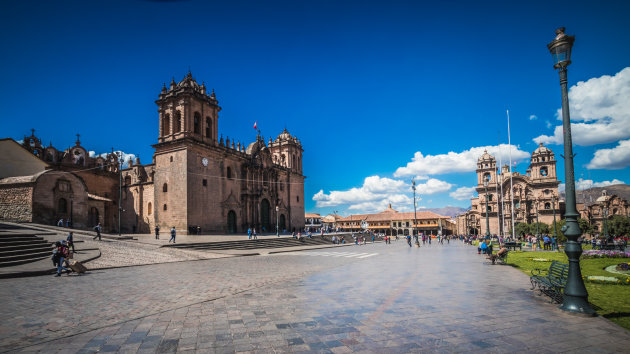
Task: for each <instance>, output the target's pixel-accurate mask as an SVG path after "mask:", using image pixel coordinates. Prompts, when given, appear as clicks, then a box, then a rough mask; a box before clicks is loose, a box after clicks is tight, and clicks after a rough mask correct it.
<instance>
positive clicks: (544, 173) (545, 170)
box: [540, 166, 549, 177]
mask: <svg viewBox="0 0 630 354" xmlns="http://www.w3.org/2000/svg"><path fill="white" fill-rule="evenodd" d="M548 174H549V170H548V169H547V166H544V167H541V168H540V175H541V176H543V177H547V175H548Z"/></svg>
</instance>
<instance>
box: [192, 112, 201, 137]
mask: <svg viewBox="0 0 630 354" xmlns="http://www.w3.org/2000/svg"><path fill="white" fill-rule="evenodd" d="M193 128H194V133H195V134H201V115H200V114H199V112H195V118H194V126H193Z"/></svg>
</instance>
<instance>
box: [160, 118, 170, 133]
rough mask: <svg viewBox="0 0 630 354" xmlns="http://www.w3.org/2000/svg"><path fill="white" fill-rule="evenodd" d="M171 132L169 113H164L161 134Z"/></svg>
mask: <svg viewBox="0 0 630 354" xmlns="http://www.w3.org/2000/svg"><path fill="white" fill-rule="evenodd" d="M170 133H171V115H170V114H168V113H166V114H165V115H164V119H162V135H169V134H170Z"/></svg>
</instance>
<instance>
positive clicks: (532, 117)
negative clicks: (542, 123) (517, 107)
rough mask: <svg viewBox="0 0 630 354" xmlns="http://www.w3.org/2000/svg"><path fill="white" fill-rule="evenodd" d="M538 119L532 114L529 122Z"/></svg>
mask: <svg viewBox="0 0 630 354" xmlns="http://www.w3.org/2000/svg"><path fill="white" fill-rule="evenodd" d="M536 119H538V117H536V116H535V115H534V114H532V115H531V116H529V120H536Z"/></svg>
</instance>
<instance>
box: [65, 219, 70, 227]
mask: <svg viewBox="0 0 630 354" xmlns="http://www.w3.org/2000/svg"><path fill="white" fill-rule="evenodd" d="M66 227H70V219H66Z"/></svg>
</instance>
